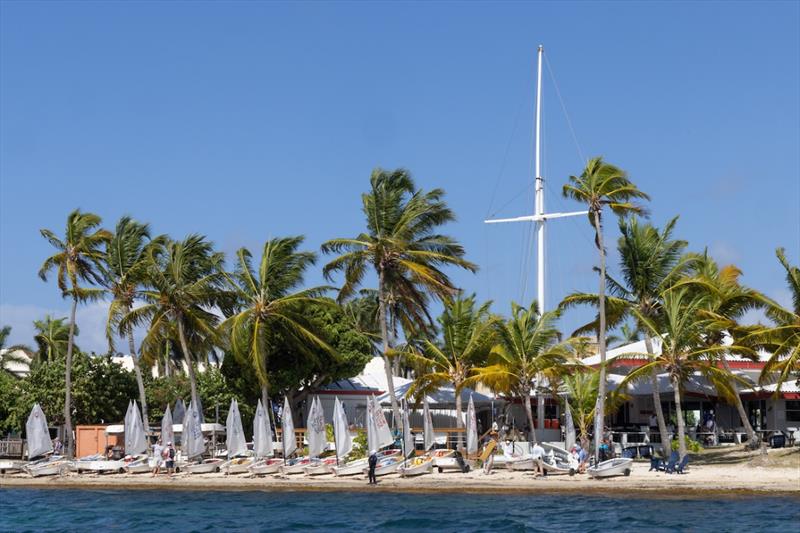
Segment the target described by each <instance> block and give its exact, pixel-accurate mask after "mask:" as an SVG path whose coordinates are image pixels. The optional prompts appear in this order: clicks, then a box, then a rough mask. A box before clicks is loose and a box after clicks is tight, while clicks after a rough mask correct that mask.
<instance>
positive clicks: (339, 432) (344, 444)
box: [333, 398, 353, 459]
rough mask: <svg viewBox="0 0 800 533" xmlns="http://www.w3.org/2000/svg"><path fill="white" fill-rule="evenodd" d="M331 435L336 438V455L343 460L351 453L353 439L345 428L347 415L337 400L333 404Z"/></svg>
mask: <svg viewBox="0 0 800 533" xmlns="http://www.w3.org/2000/svg"><path fill="white" fill-rule="evenodd" d="M333 434H334V436H335V437H336V455H337V456H338V457H339V459H343V458H344V457H345V456H347V454H349V453H350V452H351V451H352V449H353V439H352V438H351V437H350V431H349V429H348V427H347V414H346V413H345V412H344V406H343V405H342V403H341V402H340V401H339V398H336V402H335V403H334V404H333Z"/></svg>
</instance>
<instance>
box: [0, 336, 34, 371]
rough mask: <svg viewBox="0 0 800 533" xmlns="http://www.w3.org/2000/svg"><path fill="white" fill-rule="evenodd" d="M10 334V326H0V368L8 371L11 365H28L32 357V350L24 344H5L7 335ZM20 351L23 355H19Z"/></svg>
mask: <svg viewBox="0 0 800 533" xmlns="http://www.w3.org/2000/svg"><path fill="white" fill-rule="evenodd" d="M10 335H11V326H3V327H2V328H0V370H4V371H8V370H9V367H10V366H12V365H15V364H17V365H22V366H26V365H28V366H29V365H30V364H31V362H32V358H33V350H31V348H30V347H29V346H25V345H24V344H15V345H13V346H6V342H7V341H8V337H9V336H10ZM19 352H22V353H23V355H20V354H19Z"/></svg>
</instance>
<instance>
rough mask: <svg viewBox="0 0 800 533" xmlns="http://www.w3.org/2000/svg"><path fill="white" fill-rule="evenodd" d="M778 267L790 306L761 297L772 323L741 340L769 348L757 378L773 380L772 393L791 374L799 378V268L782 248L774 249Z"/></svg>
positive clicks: (765, 380) (790, 377)
mask: <svg viewBox="0 0 800 533" xmlns="http://www.w3.org/2000/svg"><path fill="white" fill-rule="evenodd" d="M775 255H777V256H778V261H780V263H781V266H782V267H783V268H784V269H786V284H787V285H788V286H789V292H790V294H791V295H792V307H791V308H788V309H787V308H784V307H783V306H781V305H780V304H778V303H777V302H775V301H772V300H768V299H766V298H765V304H766V305H767V310H766V314H767V317H768V318H769V319H770V320H771V321H772V322H773V323H774V325H772V326H763V327H759V328H756V329H755V331H753V332H751V333H750V335H748V336H747V337H746V338H743V339H742V342H744V343H748V344H753V345H756V346H758V347H760V348H763V349H766V350H769V351H770V352H771V353H772V355H771V356H770V358H769V360H768V361H767V364H765V365H764V369H763V371H762V372H761V376H760V378H759V381H760V382H761V383H762V384H764V383H773V382H774V383H776V384H777V388H776V393H778V392H779V391H780V390H781V387H782V386H783V384H784V383H786V382H787V381H788V380H790V379H792V378H793V377H794V378H795V379H797V380H798V381H800V268H798V267H796V266H793V265H791V264H789V261H788V260H787V259H786V251H785V250H784V249H783V248H778V249H777V250H776V251H775Z"/></svg>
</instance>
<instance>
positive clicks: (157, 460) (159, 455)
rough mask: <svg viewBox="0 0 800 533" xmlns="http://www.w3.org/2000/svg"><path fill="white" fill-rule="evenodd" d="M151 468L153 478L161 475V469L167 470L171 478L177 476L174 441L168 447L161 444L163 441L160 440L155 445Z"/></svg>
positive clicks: (168, 443)
mask: <svg viewBox="0 0 800 533" xmlns="http://www.w3.org/2000/svg"><path fill="white" fill-rule="evenodd" d="M151 461H152V463H151V466H152V467H153V474H152V477H156V476H157V475H158V474H159V473H161V469H162V468H165V469H166V470H167V474H169V475H170V476H172V475H174V474H175V446H173V445H172V441H170V442H167V445H166V446H163V445H162V444H161V439H158V440H157V441H156V443H155V444H153V457H152V459H151Z"/></svg>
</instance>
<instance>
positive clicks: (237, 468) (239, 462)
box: [220, 457, 255, 474]
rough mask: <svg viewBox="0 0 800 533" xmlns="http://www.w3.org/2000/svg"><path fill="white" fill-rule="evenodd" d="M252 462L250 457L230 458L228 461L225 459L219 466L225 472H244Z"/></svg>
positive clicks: (247, 470) (248, 469)
mask: <svg viewBox="0 0 800 533" xmlns="http://www.w3.org/2000/svg"><path fill="white" fill-rule="evenodd" d="M254 462H255V461H254V460H253V458H252V457H248V458H240V459H231V460H230V461H226V462H225V463H224V464H223V465H222V467H220V468H221V469H222V471H224V472H225V473H226V474H246V473H247V472H249V471H250V467H251V466H252V465H253V463H254Z"/></svg>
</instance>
